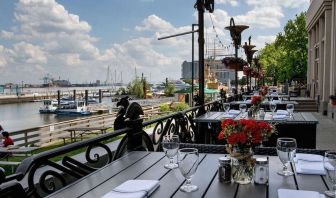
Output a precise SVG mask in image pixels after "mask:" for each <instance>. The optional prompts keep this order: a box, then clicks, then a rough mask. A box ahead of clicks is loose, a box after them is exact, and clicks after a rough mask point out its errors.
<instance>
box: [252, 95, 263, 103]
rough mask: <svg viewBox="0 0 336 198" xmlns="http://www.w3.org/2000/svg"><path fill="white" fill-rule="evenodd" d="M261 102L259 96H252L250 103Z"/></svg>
mask: <svg viewBox="0 0 336 198" xmlns="http://www.w3.org/2000/svg"><path fill="white" fill-rule="evenodd" d="M261 102H262V97H261V96H253V97H252V100H251V103H252V104H253V105H259V104H260V103H261Z"/></svg>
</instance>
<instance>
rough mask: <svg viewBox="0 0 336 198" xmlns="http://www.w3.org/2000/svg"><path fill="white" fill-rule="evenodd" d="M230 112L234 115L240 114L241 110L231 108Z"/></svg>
mask: <svg viewBox="0 0 336 198" xmlns="http://www.w3.org/2000/svg"><path fill="white" fill-rule="evenodd" d="M229 114H234V115H238V114H240V111H239V110H233V109H232V110H230V111H229Z"/></svg>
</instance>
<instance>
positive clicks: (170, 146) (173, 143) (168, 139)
mask: <svg viewBox="0 0 336 198" xmlns="http://www.w3.org/2000/svg"><path fill="white" fill-rule="evenodd" d="M162 148H163V151H164V152H165V154H166V156H167V157H168V159H169V164H166V165H164V167H165V168H167V169H174V168H177V167H178V165H177V164H176V163H174V156H175V155H176V154H177V150H178V148H179V136H178V135H165V136H163V138H162Z"/></svg>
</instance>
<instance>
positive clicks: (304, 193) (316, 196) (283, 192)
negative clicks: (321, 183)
mask: <svg viewBox="0 0 336 198" xmlns="http://www.w3.org/2000/svg"><path fill="white" fill-rule="evenodd" d="M294 197H304V198H325V196H324V195H323V194H320V193H319V192H316V191H308V190H290V189H278V198H294Z"/></svg>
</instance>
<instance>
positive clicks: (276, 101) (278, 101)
mask: <svg viewBox="0 0 336 198" xmlns="http://www.w3.org/2000/svg"><path fill="white" fill-rule="evenodd" d="M272 102H273V103H275V104H278V103H281V100H272Z"/></svg>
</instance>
